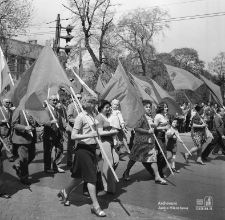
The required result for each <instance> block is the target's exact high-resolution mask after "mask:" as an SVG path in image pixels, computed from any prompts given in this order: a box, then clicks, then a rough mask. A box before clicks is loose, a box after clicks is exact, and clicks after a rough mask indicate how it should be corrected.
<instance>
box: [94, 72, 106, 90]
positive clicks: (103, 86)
mask: <svg viewBox="0 0 225 220" xmlns="http://www.w3.org/2000/svg"><path fill="white" fill-rule="evenodd" d="M101 78H102V73H101V74H100V75H99V77H98V81H97V85H96V87H95V91H96V92H98V93H101V92H102V91H103V89H104V88H105V84H104V82H103V81H102V79H101Z"/></svg>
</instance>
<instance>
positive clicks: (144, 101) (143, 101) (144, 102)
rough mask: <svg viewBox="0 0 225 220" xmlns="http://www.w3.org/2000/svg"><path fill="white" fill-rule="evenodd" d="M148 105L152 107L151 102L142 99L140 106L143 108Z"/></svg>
mask: <svg viewBox="0 0 225 220" xmlns="http://www.w3.org/2000/svg"><path fill="white" fill-rule="evenodd" d="M148 104H150V105H151V106H152V102H151V101H150V100H146V99H143V100H142V105H143V106H146V105H148Z"/></svg>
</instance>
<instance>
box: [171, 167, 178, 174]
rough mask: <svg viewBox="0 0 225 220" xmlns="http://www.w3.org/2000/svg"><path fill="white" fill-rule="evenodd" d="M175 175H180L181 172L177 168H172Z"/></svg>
mask: <svg viewBox="0 0 225 220" xmlns="http://www.w3.org/2000/svg"><path fill="white" fill-rule="evenodd" d="M171 169H172V171H173V172H174V173H180V170H176V169H175V168H171Z"/></svg>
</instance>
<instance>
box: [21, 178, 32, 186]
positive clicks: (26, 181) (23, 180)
mask: <svg viewBox="0 0 225 220" xmlns="http://www.w3.org/2000/svg"><path fill="white" fill-rule="evenodd" d="M20 182H21V183H23V184H25V185H30V184H31V182H30V181H29V180H28V179H20Z"/></svg>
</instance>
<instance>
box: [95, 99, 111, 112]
mask: <svg viewBox="0 0 225 220" xmlns="http://www.w3.org/2000/svg"><path fill="white" fill-rule="evenodd" d="M106 105H109V106H111V103H110V102H109V101H107V100H102V101H100V102H99V103H98V112H101V111H102V109H103V108H104V107H105V106H106Z"/></svg>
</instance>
